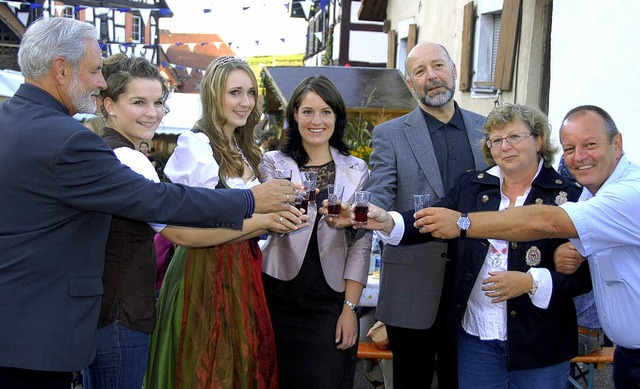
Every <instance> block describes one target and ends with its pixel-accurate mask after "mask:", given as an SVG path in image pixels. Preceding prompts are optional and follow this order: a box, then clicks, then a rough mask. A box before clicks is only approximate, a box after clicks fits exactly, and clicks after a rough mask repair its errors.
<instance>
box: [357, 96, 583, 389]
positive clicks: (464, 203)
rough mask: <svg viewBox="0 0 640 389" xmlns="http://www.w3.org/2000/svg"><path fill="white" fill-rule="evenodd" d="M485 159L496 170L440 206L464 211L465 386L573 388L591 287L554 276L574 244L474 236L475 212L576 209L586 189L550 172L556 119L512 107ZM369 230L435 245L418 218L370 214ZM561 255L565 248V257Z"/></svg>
mask: <svg viewBox="0 0 640 389" xmlns="http://www.w3.org/2000/svg"><path fill="white" fill-rule="evenodd" d="M484 132H485V139H484V141H483V143H482V145H481V147H482V152H483V156H484V158H485V160H486V162H487V164H488V165H489V166H490V167H489V168H488V169H486V170H483V171H477V172H472V173H467V174H463V175H461V176H460V177H458V179H457V180H456V183H455V185H454V187H453V188H452V190H451V191H450V192H449V193H448V194H447V196H445V198H443V199H442V201H441V202H440V203H438V204H435V206H437V207H445V208H449V209H454V210H457V211H459V212H461V217H460V220H459V221H458V226H459V228H460V230H461V235H460V238H459V239H458V244H457V255H456V277H455V307H454V315H455V316H454V319H455V323H456V325H458V326H459V327H460V328H459V336H458V380H459V387H460V388H530V387H539V388H557V389H562V388H564V387H565V386H566V384H567V381H568V378H569V365H570V363H569V360H570V359H571V358H572V357H574V356H575V355H576V353H577V339H578V338H577V322H576V312H575V307H574V304H573V300H572V297H573V296H577V295H579V294H581V293H584V292H586V291H588V290H589V289H591V280H590V277H589V269H588V265H587V263H586V262H584V263H583V264H582V265H581V267H580V269H579V270H578V271H577V272H576V273H574V274H572V275H565V274H560V273H558V272H556V271H555V267H554V253H555V251H556V249H557V248H558V247H560V246H562V249H565V248H566V246H564V245H563V244H564V243H565V242H566V240H561V239H542V240H538V241H533V242H506V241H501V240H496V239H471V238H466V237H465V234H464V231H465V230H466V229H467V228H469V224H468V219H466V217H465V216H466V214H467V213H468V212H478V211H495V210H504V209H507V208H511V207H520V206H526V205H528V204H549V205H554V204H555V205H560V204H563V203H565V202H567V201H576V200H577V199H578V196H579V194H580V190H579V189H578V187H576V186H575V185H573V184H570V183H568V182H567V180H565V179H564V178H562V177H561V176H560V175H559V174H558V173H557V172H556V171H555V170H554V169H553V167H552V166H551V164H552V163H553V155H554V152H555V151H556V148H555V147H553V146H552V145H551V142H550V139H549V138H550V132H551V131H550V128H549V125H548V124H547V118H546V116H545V115H544V114H542V113H541V112H539V111H538V110H537V109H535V108H532V107H528V106H523V105H517V104H505V105H502V106H499V107H497V108H495V109H494V110H493V111H492V112H491V113H490V114H489V115H488V116H487V121H486V123H485V125H484ZM369 209H370V213H369V217H370V219H369V222H368V223H367V224H366V227H365V228H370V229H377V230H382V232H384V233H390V235H383V240H385V241H386V242H387V243H391V244H398V243H401V244H411V243H417V242H424V241H425V240H429V239H433V238H432V237H431V236H430V235H428V234H421V233H420V232H419V230H418V229H417V228H415V227H414V226H413V223H414V222H415V219H414V211H413V210H411V211H408V212H405V213H403V214H401V215H400V214H398V213H394V212H388V213H387V212H385V211H384V210H381V209H380V208H377V207H375V206H372V205H370V206H369ZM562 249H561V250H562Z"/></svg>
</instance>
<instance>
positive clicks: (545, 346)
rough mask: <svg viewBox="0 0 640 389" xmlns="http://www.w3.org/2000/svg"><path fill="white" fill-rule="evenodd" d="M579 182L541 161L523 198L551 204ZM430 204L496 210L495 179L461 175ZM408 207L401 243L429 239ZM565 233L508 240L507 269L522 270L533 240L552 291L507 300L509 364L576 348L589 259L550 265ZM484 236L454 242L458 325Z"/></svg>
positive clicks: (571, 193)
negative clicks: (536, 299)
mask: <svg viewBox="0 0 640 389" xmlns="http://www.w3.org/2000/svg"><path fill="white" fill-rule="evenodd" d="M580 191H581V190H580V188H579V187H577V186H576V185H574V184H569V183H568V182H567V180H565V179H564V178H562V177H561V176H560V175H559V174H558V173H557V172H556V171H555V170H554V169H553V168H546V167H543V168H542V170H541V171H540V174H539V175H538V176H537V177H536V178H535V180H534V181H533V183H532V185H531V191H530V192H529V195H528V196H527V199H526V200H525V205H527V204H549V205H555V204H557V201H562V199H563V198H566V199H567V200H568V201H577V200H578V197H579V196H580ZM434 206H437V207H445V208H449V209H455V210H457V211H460V212H467V213H468V212H479V211H497V210H498V208H499V206H500V181H499V179H498V178H497V177H495V176H493V175H490V174H488V173H486V170H485V171H479V172H473V173H467V174H463V175H461V176H460V177H459V178H458V179H457V181H456V184H455V186H454V187H453V189H452V190H451V191H450V192H449V193H448V194H447V196H446V197H444V198H443V199H442V201H441V202H440V203H438V204H435V205H434ZM413 213H414V212H413V211H408V212H405V213H403V214H402V215H403V218H404V220H405V236H404V237H403V239H402V242H401V244H408V243H416V242H423V241H425V240H428V239H431V238H430V236H429V235H426V234H420V233H419V232H418V229H417V228H414V227H413V223H414V218H413ZM565 242H566V240H565V239H541V240H537V241H532V242H510V243H509V263H508V269H509V270H515V271H521V272H526V271H527V270H529V268H530V267H529V265H527V263H526V261H525V260H526V255H527V250H528V249H529V248H530V247H532V246H536V247H537V248H538V249H539V250H540V253H541V262H540V264H539V265H537V267H544V268H547V269H549V270H550V271H551V277H552V279H553V292H552V296H551V301H550V303H549V306H548V308H547V309H540V308H537V307H536V306H535V305H533V304H532V303H531V299H530V298H529V295H528V294H524V295H521V296H519V297H516V298H513V299H510V300H508V301H507V343H508V348H509V369H513V370H521V369H534V368H539V367H544V366H549V365H553V364H556V363H560V362H562V361H567V360H569V359H571V358H573V357H574V356H575V355H576V354H577V349H578V343H577V342H578V335H577V333H576V328H577V322H576V311H575V306H574V304H573V299H572V298H573V297H574V296H577V295H579V294H582V293H585V292H587V291H589V290H590V289H591V278H590V276H589V268H588V264H587V262H586V261H585V262H584V263H583V264H582V265H581V266H580V268H579V269H578V271H577V272H576V273H574V274H572V275H570V276H567V275H564V274H560V273H558V272H556V271H555V267H554V263H553V253H554V251H555V249H556V248H557V247H558V246H559V245H561V244H562V243H565ZM489 247H490V246H489V242H488V241H487V240H486V239H472V238H460V239H458V244H457V250H458V252H457V254H456V261H457V263H456V277H455V306H454V317H455V323H456V325H458V326H461V322H462V317H463V315H464V313H465V310H466V308H467V301H468V300H469V296H470V295H471V290H472V288H473V285H474V283H475V281H476V279H477V277H478V274H479V273H480V269H481V267H482V265H483V263H484V261H485V258H486V255H487V251H488V249H489Z"/></svg>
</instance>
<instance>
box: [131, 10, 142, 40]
mask: <svg viewBox="0 0 640 389" xmlns="http://www.w3.org/2000/svg"><path fill="white" fill-rule="evenodd" d="M131 41H132V42H142V18H141V17H140V16H136V15H133V17H132V21H131Z"/></svg>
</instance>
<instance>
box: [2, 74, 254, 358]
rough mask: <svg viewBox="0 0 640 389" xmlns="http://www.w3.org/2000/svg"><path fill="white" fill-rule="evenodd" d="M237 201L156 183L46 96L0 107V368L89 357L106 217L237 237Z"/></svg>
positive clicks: (23, 91)
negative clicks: (222, 230) (230, 231)
mask: <svg viewBox="0 0 640 389" xmlns="http://www.w3.org/2000/svg"><path fill="white" fill-rule="evenodd" d="M247 204H248V203H247V201H246V198H245V193H244V192H242V191H232V190H215V191H213V190H207V189H200V188H187V187H184V186H179V185H172V184H165V183H154V182H152V181H149V180H147V179H146V178H144V177H142V176H140V175H139V174H137V173H134V172H133V171H132V170H131V169H129V168H128V167H126V166H124V165H122V164H121V163H120V162H119V161H118V159H117V158H116V157H115V155H114V154H113V152H112V151H111V149H110V148H109V147H108V146H107V145H106V143H105V142H104V141H103V140H102V139H101V138H100V137H99V136H98V135H96V134H94V133H92V132H91V131H89V130H88V129H87V128H85V127H84V126H83V125H82V124H80V123H79V122H77V121H76V120H74V119H72V118H71V117H70V116H69V113H68V112H67V110H66V109H65V108H64V107H63V106H62V105H61V104H60V103H59V102H58V101H57V100H55V99H54V98H53V97H52V96H51V95H50V94H48V93H46V92H45V91H43V90H42V89H40V88H37V87H35V86H34V85H31V84H23V85H22V86H21V87H20V88H19V90H18V91H17V92H16V94H15V96H14V97H12V98H10V99H9V100H7V101H5V102H3V103H2V104H0V366H4V367H17V368H24V369H33V370H48V371H74V370H80V369H82V368H84V367H87V366H88V365H89V364H90V363H91V362H92V361H93V358H94V356H95V350H96V330H97V324H98V313H99V310H100V299H101V297H102V291H103V287H102V272H103V265H104V255H105V244H106V241H107V235H108V231H109V224H110V222H111V215H112V214H114V215H120V216H124V217H129V218H133V219H140V220H147V221H155V222H160V223H167V224H168V223H172V224H191V225H201V226H211V227H226V228H236V229H238V228H241V227H242V223H243V219H244V216H245V213H246V212H247V207H248V205H247Z"/></svg>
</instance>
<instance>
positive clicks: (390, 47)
mask: <svg viewBox="0 0 640 389" xmlns="http://www.w3.org/2000/svg"><path fill="white" fill-rule="evenodd" d="M397 35H398V34H397V32H396V30H389V32H388V33H387V68H389V69H393V68H395V67H396V42H397Z"/></svg>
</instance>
